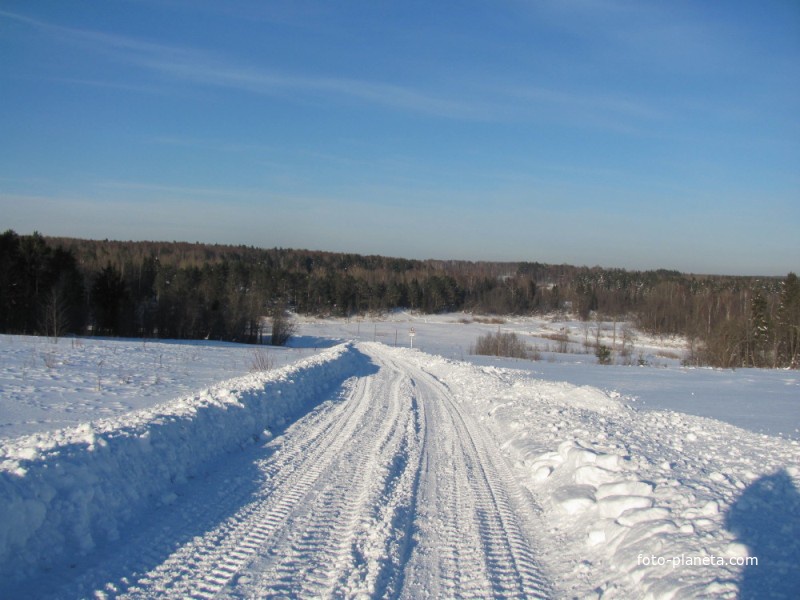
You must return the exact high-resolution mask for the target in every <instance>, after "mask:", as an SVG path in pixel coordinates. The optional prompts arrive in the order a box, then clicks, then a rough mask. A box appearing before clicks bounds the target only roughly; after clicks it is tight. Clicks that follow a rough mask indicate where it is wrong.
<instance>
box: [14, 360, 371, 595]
mask: <svg viewBox="0 0 800 600" xmlns="http://www.w3.org/2000/svg"><path fill="white" fill-rule="evenodd" d="M360 361H363V358H362V357H361V355H360V354H359V353H358V352H357V351H356V350H354V348H353V347H352V346H350V345H340V346H336V347H335V348H332V349H329V350H326V351H324V352H322V353H320V354H319V355H317V356H314V357H312V358H309V359H306V360H304V361H301V362H299V363H297V364H295V365H291V366H287V367H284V368H282V369H279V370H277V371H272V372H267V373H257V374H251V375H247V376H244V377H240V378H237V379H232V380H229V381H226V382H223V383H220V384H218V385H216V386H214V387H211V388H209V389H206V390H204V391H202V392H199V393H197V394H194V395H192V396H190V397H185V398H182V399H178V400H174V401H171V402H168V403H165V404H162V405H159V406H156V407H153V408H150V409H147V410H142V411H138V412H135V413H131V414H128V415H125V416H123V417H119V418H115V419H108V420H101V421H96V422H92V423H87V424H84V425H81V426H79V427H75V428H69V429H62V430H59V431H54V432H49V433H43V434H35V435H29V436H25V437H21V438H16V439H14V440H11V441H9V442H7V443H5V444H3V445H2V446H0V515H3V518H2V519H0V580H4V581H6V582H7V583H8V582H10V581H14V580H16V581H20V580H22V579H24V578H26V577H29V576H30V575H32V574H33V573H34V571H35V570H36V569H40V568H45V569H46V568H51V567H54V566H57V565H59V564H62V563H65V562H66V561H67V560H68V558H69V557H70V556H73V555H76V554H85V553H87V552H89V551H91V550H92V549H94V548H95V547H96V546H97V545H99V544H102V543H104V542H113V541H115V540H116V539H118V538H119V536H120V529H121V528H122V527H123V526H124V525H125V524H126V523H127V522H129V521H130V520H131V519H132V518H133V517H134V516H135V515H137V514H139V513H140V512H141V511H143V510H146V509H147V507H152V506H156V505H158V504H168V503H171V502H172V501H174V500H175V499H176V496H175V491H174V490H175V488H176V486H178V485H180V484H181V483H183V482H185V481H187V480H188V479H190V478H192V477H193V476H196V475H197V474H199V473H202V471H203V469H204V467H205V466H206V465H208V464H210V463H211V462H212V461H213V460H215V459H218V458H219V457H220V456H224V455H225V454H226V453H230V452H234V451H236V450H237V449H240V448H243V447H246V446H247V445H250V444H253V443H255V442H256V441H257V440H259V439H261V438H263V437H264V436H266V437H269V436H270V435H271V434H270V432H269V430H270V429H273V428H276V427H277V428H280V427H283V426H284V425H285V424H286V423H287V422H289V421H290V420H292V419H295V418H297V417H298V416H299V415H300V414H302V413H303V412H304V411H306V410H308V409H309V408H310V407H311V406H312V405H313V404H315V403H316V402H318V401H319V399H320V398H321V397H323V394H324V392H326V391H328V390H331V389H333V388H334V387H335V386H337V385H338V384H340V383H341V381H342V380H343V379H345V378H346V377H348V376H349V375H350V374H352V373H353V371H354V369H355V368H356V367H357V365H358V364H359V362H360ZM12 558H13V560H12Z"/></svg>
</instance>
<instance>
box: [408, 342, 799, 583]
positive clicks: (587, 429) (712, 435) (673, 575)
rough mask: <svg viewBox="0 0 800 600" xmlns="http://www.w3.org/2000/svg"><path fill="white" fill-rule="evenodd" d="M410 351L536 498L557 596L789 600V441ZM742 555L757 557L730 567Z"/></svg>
mask: <svg viewBox="0 0 800 600" xmlns="http://www.w3.org/2000/svg"><path fill="white" fill-rule="evenodd" d="M406 352H408V351H406ZM409 356H413V354H410V353H409ZM415 360H416V361H417V362H419V363H424V364H425V365H426V368H427V369H428V370H429V371H430V372H431V373H433V374H435V375H436V376H437V377H440V378H442V379H444V380H447V381H448V382H449V385H450V389H451V390H452V392H453V394H454V396H455V397H456V398H458V399H459V400H460V401H461V402H463V403H464V404H465V405H466V406H469V407H470V408H471V410H473V411H475V412H476V413H477V414H478V415H480V421H481V422H482V423H483V425H484V426H485V427H487V428H488V430H489V431H491V432H492V434H493V436H494V438H495V439H496V440H497V443H498V444H500V445H501V446H502V447H503V448H504V451H505V453H506V456H507V457H508V459H509V461H510V462H511V463H512V464H514V465H515V472H516V473H517V476H518V477H519V479H520V480H521V481H522V482H523V484H524V485H525V486H526V487H527V488H528V489H529V490H530V491H531V493H532V494H533V495H534V497H535V498H537V499H538V501H539V502H540V504H541V506H542V509H543V511H544V520H545V521H546V522H547V523H548V524H549V527H548V530H547V531H546V532H543V533H544V535H543V536H542V537H541V538H540V539H541V540H542V546H543V549H544V556H545V557H546V558H547V559H549V562H548V566H549V567H550V570H551V572H553V574H554V578H555V579H556V580H557V581H559V582H561V584H562V589H561V594H562V595H564V596H567V597H592V596H596V597H603V598H631V597H640V598H694V597H708V596H714V597H725V598H734V597H738V596H739V594H740V593H743V594H745V595H747V594H746V593H745V592H744V591H743V590H748V593H749V594H750V595H751V596H752V597H756V596H761V597H764V596H770V597H786V598H789V597H793V595H794V594H795V593H796V592H797V590H800V571H798V569H797V561H798V560H800V522H798V518H797V515H798V514H800V492H798V490H800V443H798V442H797V441H796V440H784V439H780V438H775V437H769V436H765V435H759V434H754V433H751V432H748V431H745V430H742V429H739V428H737V427H734V426H732V425H729V424H727V423H722V422H720V421H716V420H713V419H707V418H703V417H695V416H691V415H685V414H681V413H676V412H656V411H652V412H650V411H642V412H640V411H637V410H635V409H633V408H631V407H629V406H626V405H624V404H623V403H621V402H619V401H617V400H616V399H614V398H611V397H609V396H608V395H607V394H605V393H604V392H602V391H600V390H597V389H594V388H590V387H586V386H584V387H576V386H574V385H571V384H568V383H552V382H545V381H541V380H536V379H533V378H532V377H531V376H530V374H528V373H525V372H521V371H513V370H506V369H498V368H494V367H488V368H486V367H485V368H476V367H474V366H470V365H465V364H464V363H459V362H455V361H451V360H447V359H443V358H432V357H430V356H425V355H418V357H417V358H416V359H415ZM748 557H749V558H750V559H751V560H752V558H755V559H757V560H759V561H760V562H759V564H758V565H750V566H747V565H741V564H739V563H742V562H744V561H745V559H747V558H748ZM553 559H555V560H553ZM698 563H699V564H698Z"/></svg>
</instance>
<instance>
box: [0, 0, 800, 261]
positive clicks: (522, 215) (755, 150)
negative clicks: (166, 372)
mask: <svg viewBox="0 0 800 600" xmlns="http://www.w3.org/2000/svg"><path fill="white" fill-rule="evenodd" d="M0 56H2V57H3V58H2V60H0V228H2V229H3V230H5V229H8V228H12V229H15V230H16V231H17V232H18V233H30V232H32V231H33V230H38V231H40V232H42V233H45V234H48V235H65V236H75V237H91V238H111V239H156V240H185V241H202V242H218V243H234V244H247V245H254V246H261V247H274V246H282V247H294V248H311V249H320V250H332V251H345V252H358V253H364V254H383V255H391V256H403V257H409V258H442V259H451V258H452V259H468V260H528V261H540V262H549V263H570V264H577V265H590V266H591V265H602V266H607V267H625V268H630V269H647V268H662V267H663V268H675V269H679V270H682V271H686V272H695V273H730V274H762V275H781V274H786V273H787V272H788V271H790V270H793V271H798V270H800V67H798V65H800V3H798V2H797V1H796V0H785V1H777V0H767V1H762V2H756V1H752V2H741V1H735V0H730V1H725V2H682V1H670V2H643V1H630V2H627V1H621V0H558V1H556V0H552V1H544V0H543V1H528V2H526V1H523V0H507V1H506V0H498V1H497V2H472V1H469V0H468V1H460V2H409V1H406V2H348V1H345V2H321V1H320V2H307V1H302V0H301V1H299V2H261V1H252V2H215V1H211V0H207V1H206V0H200V1H195V0H165V1H158V2H157V1H155V0H152V1H150V0H117V1H114V2H81V1H76V2H63V1H46V0H45V1H40V2H35V3H33V2H28V1H16V0H4V1H3V2H2V3H0Z"/></svg>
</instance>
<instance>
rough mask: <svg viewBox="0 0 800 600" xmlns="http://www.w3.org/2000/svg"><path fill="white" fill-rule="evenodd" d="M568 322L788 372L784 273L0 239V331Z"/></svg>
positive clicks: (793, 298)
mask: <svg viewBox="0 0 800 600" xmlns="http://www.w3.org/2000/svg"><path fill="white" fill-rule="evenodd" d="M283 308H290V309H291V310H294V311H296V312H298V313H301V314H308V315H317V316H321V317H324V316H352V315H356V314H363V313H369V312H384V311H389V310H392V309H396V308H406V309H411V310H417V311H421V312H425V313H438V312H447V311H468V312H479V313H486V314H518V315H522V314H535V313H548V312H553V311H567V312H572V313H576V314H577V315H578V316H579V317H580V318H582V319H590V318H597V315H604V316H607V317H616V318H631V319H634V320H635V321H636V322H637V324H638V326H639V327H640V328H642V329H643V330H645V331H648V332H650V333H653V334H657V335H685V336H687V338H689V339H690V341H691V343H692V347H693V348H695V349H696V352H694V353H693V357H692V360H693V361H695V362H697V363H703V364H713V365H718V366H725V367H738V366H764V367H792V368H797V366H798V346H800V341H799V340H800V335H799V334H798V326H800V291H799V290H798V283H797V277H796V276H795V275H794V274H789V276H787V277H786V278H785V279H780V278H751V277H725V276H704V277H698V276H692V275H685V274H681V273H679V272H677V271H668V270H657V271H627V270H624V269H604V268H600V267H593V268H588V267H575V266H571V265H548V264H543V263H538V262H522V263H499V262H470V261H441V260H425V261H421V260H410V259H403V258H392V257H381V256H364V255H358V254H345V253H332V252H320V251H311V250H293V249H283V248H272V249H262V248H254V247H249V246H228V245H209V244H199V243H195V244H191V243H184V242H122V241H109V240H102V241H101V240H80V239H72V238H49V237H44V236H42V235H40V234H38V233H34V234H33V235H18V234H17V233H15V232H14V231H10V230H9V231H6V232H5V233H4V234H2V236H0V331H3V332H6V333H20V334H42V335H52V336H60V335H64V334H67V333H75V334H86V333H92V334H96V335H109V336H132V337H160V338H177V339H215V340H230V341H239V342H251V343H252V342H258V341H260V336H261V331H262V318H263V317H264V315H267V314H276V311H280V310H282V309H283Z"/></svg>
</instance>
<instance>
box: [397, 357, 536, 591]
mask: <svg viewBox="0 0 800 600" xmlns="http://www.w3.org/2000/svg"><path fill="white" fill-rule="evenodd" d="M385 352H386V351H384V353H385ZM395 354H397V353H395ZM411 356H413V355H411ZM405 357H406V358H405V360H402V362H401V364H402V366H403V368H404V369H405V370H406V372H408V373H409V374H410V376H411V377H413V379H414V381H415V383H416V385H417V388H418V389H420V390H421V391H420V395H421V396H423V397H424V398H425V399H426V401H427V410H428V412H429V413H431V417H430V420H431V421H432V423H433V425H432V426H431V432H430V435H432V436H435V437H436V438H437V439H443V438H448V437H449V438H450V443H449V445H448V444H442V443H439V444H437V445H435V446H433V447H431V449H430V453H431V456H430V458H429V460H428V464H433V465H436V466H435V467H434V469H433V470H432V471H431V472H430V473H428V482H427V488H428V493H429V494H430V495H431V496H432V497H437V498H438V509H436V510H432V512H431V514H430V518H431V519H433V521H434V525H433V527H432V529H433V531H435V532H436V533H438V534H439V535H441V536H442V539H441V540H440V542H439V545H438V547H435V546H433V545H428V546H427V547H424V548H420V552H419V557H418V558H417V559H416V560H415V561H414V560H412V563H411V565H410V566H411V568H412V570H414V571H415V573H416V581H413V582H411V583H410V585H409V589H408V590H407V591H406V595H408V596H414V595H416V593H418V592H419V591H420V590H423V589H427V590H428V591H432V590H435V589H438V591H439V592H440V593H441V594H442V595H446V596H449V597H520V598H522V597H535V596H539V597H547V596H548V595H550V593H551V590H550V587H549V585H548V582H547V580H546V578H545V576H544V574H543V573H542V567H541V565H540V564H539V563H538V562H537V559H536V553H535V551H534V546H533V543H532V536H530V535H529V534H528V532H530V531H531V530H532V528H533V526H534V524H535V519H534V517H533V513H532V510H531V506H530V499H529V498H525V497H524V495H523V494H522V492H521V491H520V490H519V489H518V484H517V482H516V480H515V479H514V478H513V477H512V475H511V473H510V471H509V470H508V467H507V466H506V464H505V461H504V459H503V457H502V456H501V454H500V452H499V450H498V449H497V448H496V446H494V445H493V444H492V443H491V441H490V440H488V438H487V437H486V436H485V434H484V433H483V431H482V430H481V428H480V426H478V425H477V424H475V423H474V422H472V420H471V419H470V418H469V417H468V416H467V415H465V414H464V413H463V412H462V411H461V410H460V408H459V406H458V403H457V402H456V401H455V400H454V398H453V397H452V394H451V393H450V391H449V389H448V388H447V386H446V385H445V384H444V383H442V382H440V381H439V380H438V379H437V378H436V377H434V376H433V375H432V374H430V373H428V372H427V371H426V370H425V369H424V367H423V366H422V365H418V364H415V363H414V361H413V359H412V358H410V357H409V355H407V354H406V355H405ZM434 415H435V416H434ZM442 465H447V469H446V470H444V469H442ZM524 500H527V502H525V501H524ZM428 510H431V507H428ZM431 558H433V559H434V562H438V567H437V568H434V569H431V570H430V571H426V567H425V566H424V563H425V561H430V560H431ZM437 559H438V560H437ZM476 561H479V564H476ZM437 579H438V581H437Z"/></svg>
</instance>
